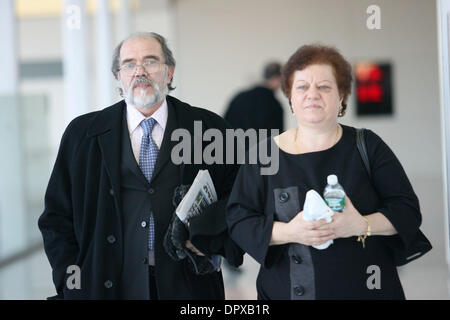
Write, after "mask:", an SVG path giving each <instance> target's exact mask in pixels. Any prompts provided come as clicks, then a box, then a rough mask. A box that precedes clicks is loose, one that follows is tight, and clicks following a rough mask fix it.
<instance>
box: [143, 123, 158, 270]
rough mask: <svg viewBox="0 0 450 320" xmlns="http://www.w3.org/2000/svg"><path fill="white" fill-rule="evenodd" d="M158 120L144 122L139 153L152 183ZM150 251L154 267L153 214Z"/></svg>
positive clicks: (151, 213) (145, 171)
mask: <svg viewBox="0 0 450 320" xmlns="http://www.w3.org/2000/svg"><path fill="white" fill-rule="evenodd" d="M156 123H157V122H156V120H155V119H153V118H150V119H146V120H143V121H142V122H141V124H140V125H141V127H142V130H143V132H144V133H143V135H142V141H141V151H140V153H139V166H140V167H141V170H142V173H143V174H144V176H145V178H146V179H147V181H148V182H150V181H151V179H152V175H153V170H154V169H155V163H156V158H157V157H158V151H159V150H158V146H157V145H156V143H155V141H154V140H153V138H152V130H153V127H154V126H155V124H156ZM148 227H149V228H148V229H149V235H148V250H149V264H151V265H154V264H155V263H154V252H155V222H154V218H153V212H150V221H149V225H148Z"/></svg>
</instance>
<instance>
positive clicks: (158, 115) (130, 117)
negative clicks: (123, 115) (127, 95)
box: [127, 99, 168, 134]
mask: <svg viewBox="0 0 450 320" xmlns="http://www.w3.org/2000/svg"><path fill="white" fill-rule="evenodd" d="M167 117H168V107H167V101H166V99H164V101H163V103H162V105H161V106H160V107H159V108H158V110H156V111H155V112H154V113H153V114H152V115H151V116H150V117H145V116H144V115H143V114H142V113H141V112H140V111H139V110H138V109H136V107H135V106H133V105H131V104H128V103H127V123H128V130H129V132H130V134H131V133H132V132H133V131H134V130H136V128H137V127H138V126H139V125H140V124H141V122H142V120H144V119H148V118H153V119H155V120H156V121H157V122H158V124H159V125H160V126H161V127H162V129H163V131H164V130H165V129H166V124H167Z"/></svg>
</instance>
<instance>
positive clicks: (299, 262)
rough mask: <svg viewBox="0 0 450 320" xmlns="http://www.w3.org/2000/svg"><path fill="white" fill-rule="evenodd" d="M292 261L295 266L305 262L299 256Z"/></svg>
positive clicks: (293, 257)
mask: <svg viewBox="0 0 450 320" xmlns="http://www.w3.org/2000/svg"><path fill="white" fill-rule="evenodd" d="M292 260H293V261H294V263H295V264H301V263H302V262H303V261H302V258H300V257H299V256H292Z"/></svg>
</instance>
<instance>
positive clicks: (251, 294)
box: [0, 179, 450, 300]
mask: <svg viewBox="0 0 450 320" xmlns="http://www.w3.org/2000/svg"><path fill="white" fill-rule="evenodd" d="M412 184H413V186H414V188H415V190H416V193H417V195H418V196H419V199H420V200H421V207H422V213H423V225H422V230H423V232H424V233H425V234H426V235H427V237H428V238H429V239H430V240H431V242H432V244H433V246H434V248H433V250H432V251H431V252H430V253H428V254H427V255H425V256H424V257H423V258H421V259H419V260H417V261H414V262H412V263H410V264H408V265H406V266H405V267H401V268H400V269H399V272H400V278H401V281H402V284H403V287H404V290H405V294H406V297H407V298H408V299H449V298H450V296H449V290H448V283H449V273H448V267H447V264H446V260H445V259H446V254H445V232H444V215H443V205H442V203H441V202H442V201H440V200H439V199H441V198H442V191H441V190H442V188H441V186H442V184H441V182H440V181H435V180H429V179H428V180H427V179H415V180H414V179H412ZM436 199H438V200H436ZM223 269H224V280H225V288H226V298H227V299H237V300H239V299H256V290H255V281H256V276H257V273H258V269H259V265H258V264H257V263H256V262H255V261H254V260H253V259H252V258H251V257H249V256H248V255H246V256H245V261H244V265H243V266H242V272H241V274H238V275H237V274H235V273H233V272H230V271H229V269H227V268H223ZM54 294H55V290H54V288H53V285H52V279H51V269H50V265H49V263H48V260H47V258H46V256H45V254H44V252H43V251H39V252H36V253H35V254H33V255H32V256H29V257H28V258H26V259H24V260H22V261H19V262H17V263H15V264H12V265H9V266H7V267H5V268H3V269H0V299H45V298H46V297H48V296H52V295H54Z"/></svg>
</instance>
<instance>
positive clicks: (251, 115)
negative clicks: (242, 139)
mask: <svg viewBox="0 0 450 320" xmlns="http://www.w3.org/2000/svg"><path fill="white" fill-rule="evenodd" d="M225 120H227V121H228V122H229V123H230V124H231V126H232V127H234V128H236V129H237V128H241V129H243V130H247V129H250V128H252V129H256V130H258V129H267V130H270V129H278V130H280V132H283V131H284V125H283V107H282V106H281V104H280V102H279V101H278V100H277V98H276V97H275V93H274V91H273V90H271V89H269V88H267V87H264V86H256V87H254V88H252V89H250V90H248V91H244V92H241V93H239V94H237V95H236V96H235V97H234V98H233V99H232V100H231V103H230V105H229V107H228V109H227V111H226V113H225Z"/></svg>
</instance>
